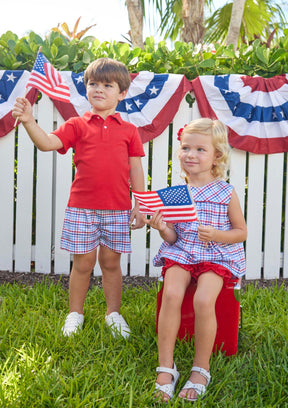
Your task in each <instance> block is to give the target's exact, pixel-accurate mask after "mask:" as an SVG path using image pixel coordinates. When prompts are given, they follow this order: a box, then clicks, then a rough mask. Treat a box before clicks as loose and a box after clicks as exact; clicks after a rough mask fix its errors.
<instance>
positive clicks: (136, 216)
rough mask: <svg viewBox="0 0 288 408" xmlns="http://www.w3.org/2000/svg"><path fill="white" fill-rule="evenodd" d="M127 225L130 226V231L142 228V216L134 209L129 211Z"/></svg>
mask: <svg viewBox="0 0 288 408" xmlns="http://www.w3.org/2000/svg"><path fill="white" fill-rule="evenodd" d="M134 221H135V222H134ZM129 223H130V225H131V229H133V230H134V229H139V228H142V227H144V225H145V223H144V221H143V216H142V214H141V213H140V212H139V210H137V209H136V208H135V207H134V208H133V210H132V211H131V216H130V220H129Z"/></svg>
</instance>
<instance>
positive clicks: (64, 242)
mask: <svg viewBox="0 0 288 408" xmlns="http://www.w3.org/2000/svg"><path fill="white" fill-rule="evenodd" d="M130 214H131V211H130V210H123V211H118V210H90V209H84V208H74V207H67V208H66V211H65V218H64V225H63V230H62V237H61V249H65V250H67V251H69V252H72V253H73V254H86V253H88V252H92V251H93V250H94V249H96V248H97V247H98V245H102V246H105V247H107V248H109V249H111V250H112V251H114V252H118V253H130V252H131V241H130V227H129V219H130Z"/></svg>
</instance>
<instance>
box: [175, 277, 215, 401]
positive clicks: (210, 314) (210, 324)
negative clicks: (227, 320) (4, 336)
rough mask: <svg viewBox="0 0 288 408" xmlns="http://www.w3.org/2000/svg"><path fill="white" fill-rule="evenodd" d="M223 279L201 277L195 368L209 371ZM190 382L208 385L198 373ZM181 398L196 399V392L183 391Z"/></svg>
mask: <svg viewBox="0 0 288 408" xmlns="http://www.w3.org/2000/svg"><path fill="white" fill-rule="evenodd" d="M222 286H223V279H222V277H221V276H219V275H216V274H215V273H214V272H212V271H211V272H206V273H203V274H202V275H200V276H199V278H198V281H197V289H196V292H195V294H194V299H193V305H194V312H195V328H194V329H195V339H194V341H195V356H194V361H193V366H196V367H201V368H204V369H205V370H207V371H209V361H210V357H211V353H212V350H213V345H214V341H215V336H216V331H217V320H216V314H215V303H216V300H217V297H218V295H219V293H220V291H221V289H222ZM189 380H190V381H191V382H192V383H196V384H203V385H206V383H207V381H206V379H205V378H204V377H203V376H202V375H201V374H199V373H198V372H192V373H191V376H190V378H189ZM179 395H180V397H183V398H184V397H187V398H189V399H190V398H196V397H197V394H196V392H195V391H194V390H192V389H191V390H185V389H183V390H182V391H181V392H180V394H179Z"/></svg>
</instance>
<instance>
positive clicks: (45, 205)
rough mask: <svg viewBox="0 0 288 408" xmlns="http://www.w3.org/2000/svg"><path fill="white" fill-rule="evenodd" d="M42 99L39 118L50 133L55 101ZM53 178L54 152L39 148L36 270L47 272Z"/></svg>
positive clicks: (49, 263) (49, 262) (44, 97)
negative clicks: (42, 150)
mask: <svg viewBox="0 0 288 408" xmlns="http://www.w3.org/2000/svg"><path fill="white" fill-rule="evenodd" d="M42 100H43V103H39V104H38V118H37V119H38V122H39V123H41V127H42V129H43V130H45V131H46V132H47V133H49V132H51V130H52V129H53V103H52V102H51V101H50V99H49V98H48V96H46V95H44V94H43V95H42ZM52 179H53V152H41V151H39V150H37V184H36V243H35V271H36V272H40V273H47V274H48V273H50V272H51V250H52Z"/></svg>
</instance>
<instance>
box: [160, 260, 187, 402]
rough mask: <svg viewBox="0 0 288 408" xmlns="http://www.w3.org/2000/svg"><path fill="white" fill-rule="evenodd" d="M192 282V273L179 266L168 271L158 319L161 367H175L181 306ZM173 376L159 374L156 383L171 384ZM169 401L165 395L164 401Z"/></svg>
mask: <svg viewBox="0 0 288 408" xmlns="http://www.w3.org/2000/svg"><path fill="white" fill-rule="evenodd" d="M190 281H191V276H190V273H189V272H187V271H186V270H185V269H182V268H181V267H179V266H172V267H171V268H169V269H168V270H167V271H166V274H165V283H164V289H163V295H162V303H161V308H160V313H159V319H158V352H159V356H158V358H159V366H160V367H167V368H172V367H173V362H174V359H173V354H174V347H175V342H176V338H177V334H178V330H179V326H180V321H181V306H182V302H183V298H184V294H185V292H186V289H187V287H188V285H189V283H190ZM171 381H172V376H171V374H168V373H159V375H158V377H157V380H156V382H157V383H158V384H159V385H164V384H170V383H171ZM167 399H169V398H168V396H167V395H166V397H165V395H163V400H164V401H165V400H167Z"/></svg>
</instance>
